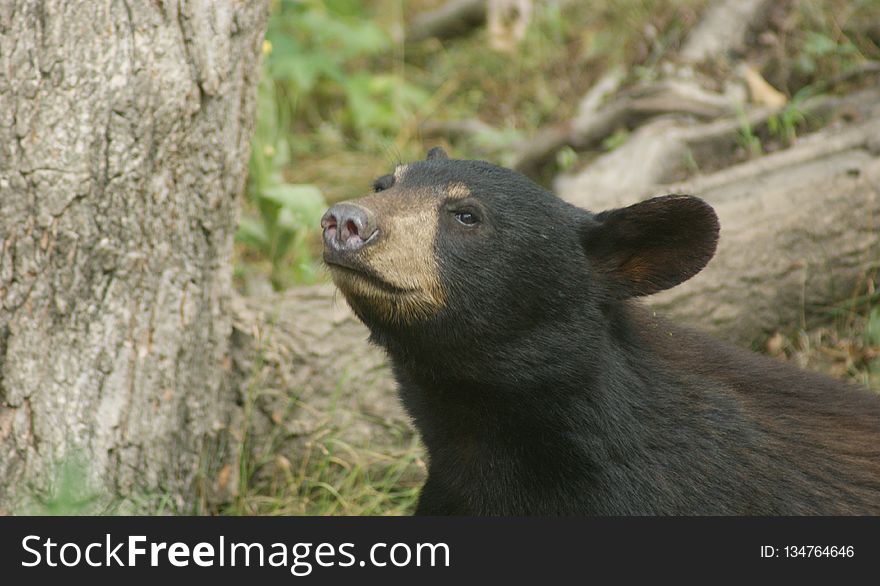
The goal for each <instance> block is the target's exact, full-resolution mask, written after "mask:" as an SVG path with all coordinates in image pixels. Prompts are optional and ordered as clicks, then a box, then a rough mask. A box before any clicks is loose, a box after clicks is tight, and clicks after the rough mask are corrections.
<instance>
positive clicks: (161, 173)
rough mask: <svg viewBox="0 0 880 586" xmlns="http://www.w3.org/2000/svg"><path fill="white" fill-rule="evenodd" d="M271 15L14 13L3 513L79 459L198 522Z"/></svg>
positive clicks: (4, 170) (159, 9) (254, 5)
mask: <svg viewBox="0 0 880 586" xmlns="http://www.w3.org/2000/svg"><path fill="white" fill-rule="evenodd" d="M266 13H267V5H266V3H265V2H237V1H235V0H217V1H208V0H181V1H179V2H176V1H160V2H126V1H124V0H119V1H108V2H65V1H62V0H53V1H49V0H45V1H38V0H30V1H12V0H2V2H0V509H2V508H6V509H7V510H16V507H18V506H20V505H21V503H22V501H23V500H26V499H27V498H29V495H33V494H35V493H36V494H39V493H40V492H42V491H45V490H47V489H50V488H51V482H52V480H51V479H52V471H53V469H54V467H55V466H56V465H57V464H58V463H59V462H62V461H64V460H65V459H68V458H71V457H74V456H75V455H77V454H80V455H82V456H84V457H86V458H87V463H88V475H89V477H90V478H91V480H92V481H93V482H94V483H96V486H98V487H100V488H101V489H103V490H105V491H108V492H109V493H110V494H112V495H117V496H119V495H121V496H127V497H129V496H132V495H141V496H143V497H144V498H147V499H149V498H163V499H166V500H168V499H170V502H171V503H173V504H174V505H175V506H176V507H177V508H178V509H179V510H187V509H188V508H189V506H190V505H191V504H192V503H193V502H194V499H195V497H196V495H197V493H198V492H199V491H198V489H199V486H198V481H199V479H200V475H199V474H198V470H199V468H200V465H201V462H202V456H203V455H204V453H205V452H206V451H207V450H208V447H209V446H210V445H211V442H212V441H213V440H212V435H214V434H215V433H216V431H217V430H218V429H221V428H223V427H224V426H225V425H226V422H227V419H228V418H229V416H230V415H229V409H228V405H225V404H224V403H223V402H222V401H221V400H220V398H221V393H222V389H221V387H222V382H223V379H224V377H225V375H226V372H227V371H228V360H226V358H225V357H226V353H227V346H228V340H229V334H230V331H231V318H230V316H229V313H230V309H229V292H230V289H231V287H230V273H231V262H230V260H231V259H230V257H231V246H232V232H233V230H234V229H235V226H236V221H237V209H238V198H239V196H240V194H241V192H242V189H243V187H244V179H245V176H246V171H247V160H248V153H249V140H250V134H251V128H252V124H253V114H254V112H253V110H254V107H253V106H254V91H255V87H256V82H257V78H258V75H259V56H260V47H261V41H262V38H263V31H264V26H265V19H266Z"/></svg>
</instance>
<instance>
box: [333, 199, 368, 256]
mask: <svg viewBox="0 0 880 586" xmlns="http://www.w3.org/2000/svg"><path fill="white" fill-rule="evenodd" d="M321 227H322V228H323V229H324V245H325V246H328V247H330V248H332V249H335V250H339V251H348V252H354V251H356V250H359V249H360V248H362V247H363V246H364V244H366V242H367V241H368V240H369V239H370V238H371V237H372V236H373V235H374V234H375V233H376V231H377V226H376V219H375V216H374V215H373V213H372V212H371V211H370V210H368V209H366V208H363V207H361V206H359V205H356V204H351V203H338V204H336V205H335V206H333V207H331V208H330V209H329V210H327V211H326V212H325V213H324V217H323V218H321Z"/></svg>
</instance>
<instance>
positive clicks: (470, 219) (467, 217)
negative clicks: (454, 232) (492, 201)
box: [455, 212, 480, 226]
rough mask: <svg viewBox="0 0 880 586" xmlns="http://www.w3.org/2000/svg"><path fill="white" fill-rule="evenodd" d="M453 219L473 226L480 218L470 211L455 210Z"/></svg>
mask: <svg viewBox="0 0 880 586" xmlns="http://www.w3.org/2000/svg"><path fill="white" fill-rule="evenodd" d="M455 219H456V220H458V222H459V223H460V224H464V225H465V226H473V225H475V224H479V223H480V219H479V218H478V217H477V216H476V214H473V213H471V212H455Z"/></svg>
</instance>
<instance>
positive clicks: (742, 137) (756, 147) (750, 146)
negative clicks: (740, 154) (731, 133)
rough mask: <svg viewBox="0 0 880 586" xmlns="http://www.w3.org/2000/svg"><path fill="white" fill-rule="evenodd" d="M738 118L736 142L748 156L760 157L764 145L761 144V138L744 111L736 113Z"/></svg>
mask: <svg viewBox="0 0 880 586" xmlns="http://www.w3.org/2000/svg"><path fill="white" fill-rule="evenodd" d="M737 118H738V119H739V136H738V137H737V138H738V142H739V144H740V146H742V147H743V149H745V151H746V154H747V155H748V156H749V158H755V157H760V156H761V155H762V154H763V153H764V147H763V145H762V144H761V138H760V137H759V136H758V135H757V134H755V131H754V129H753V128H752V123H751V122H750V121H749V119H748V117H747V116H746V114H745V112H743V111H742V110H740V111H739V112H738V113H737Z"/></svg>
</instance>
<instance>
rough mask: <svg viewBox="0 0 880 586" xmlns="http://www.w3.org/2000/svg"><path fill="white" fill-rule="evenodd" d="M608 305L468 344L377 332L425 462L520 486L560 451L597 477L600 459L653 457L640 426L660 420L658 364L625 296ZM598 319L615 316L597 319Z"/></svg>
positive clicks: (604, 462) (553, 468)
mask: <svg viewBox="0 0 880 586" xmlns="http://www.w3.org/2000/svg"><path fill="white" fill-rule="evenodd" d="M608 311H609V312H610V313H611V314H612V315H606V316H605V319H603V320H594V319H585V320H582V322H581V323H578V321H576V320H567V322H566V323H565V324H562V323H560V324H557V327H556V328H555V329H554V335H553V336H549V337H548V336H547V335H546V334H544V333H542V332H541V331H535V332H532V333H527V334H525V335H522V336H520V337H517V338H514V339H509V340H506V341H505V343H503V344H499V343H497V341H496V342H494V343H490V344H481V345H480V347H478V348H474V347H471V348H468V349H467V351H466V352H462V351H461V348H460V345H455V344H451V345H449V346H444V345H443V344H440V343H438V341H437V338H434V339H433V340H432V341H430V342H429V341H428V340H424V341H423V342H420V341H418V340H414V339H407V340H401V339H386V340H385V343H386V349H387V350H388V353H389V355H390V357H391V361H392V365H393V368H394V371H395V374H396V377H397V380H398V382H399V384H400V395H401V399H402V401H403V404H404V406H405V408H406V409H407V411H408V413H409V414H410V415H411V417H413V420H414V422H415V425H416V427H417V429H418V430H419V432H420V434H421V437H422V440H423V442H424V444H425V446H426V448H427V451H428V456H429V462H430V464H429V474H433V473H434V472H433V471H434V470H437V469H446V470H450V471H453V470H454V474H453V473H452V472H450V475H451V476H452V475H454V476H456V477H459V478H468V477H469V476H471V477H473V478H483V479H484V480H485V479H487V475H493V474H494V475H495V476H496V477H497V478H496V480H498V479H506V481H507V482H509V483H510V484H511V485H513V486H518V487H521V486H529V482H528V480H527V479H525V480H524V478H523V476H532V477H534V476H536V472H535V471H541V470H543V469H547V470H548V471H554V472H555V471H557V470H558V468H557V467H556V464H555V463H557V462H558V461H559V459H560V458H562V459H563V460H569V461H570V466H571V467H573V468H577V469H578V470H581V471H588V472H589V473H588V474H587V475H586V476H587V477H589V476H590V475H592V476H593V477H594V478H599V477H602V476H603V475H604V474H605V471H604V470H603V468H605V467H607V465H608V463H609V462H610V463H612V464H614V465H619V463H620V462H629V463H631V464H632V465H636V466H637V465H639V464H638V463H639V462H640V461H643V460H648V459H650V457H651V456H650V455H649V454H648V453H647V450H646V449H645V443H646V442H645V438H646V437H650V434H651V433H655V432H656V431H658V430H655V429H652V421H651V420H646V418H645V416H646V414H649V417H650V418H652V419H653V418H658V419H662V418H663V417H664V415H663V409H664V407H666V406H664V405H662V404H659V403H657V402H656V401H655V400H654V397H656V396H657V395H656V393H655V391H656V389H655V388H653V387H655V386H657V385H663V384H665V383H664V382H663V381H664V378H665V377H666V373H665V372H664V369H663V367H662V365H661V364H660V362H659V361H657V362H656V363H655V362H654V361H653V360H652V359H651V357H650V349H649V348H647V347H646V346H645V344H643V343H642V342H641V341H640V337H639V336H638V335H637V334H636V328H634V327H632V326H631V323H632V322H631V320H630V319H629V317H628V314H629V312H630V308H629V307H628V305H626V304H621V305H620V306H619V307H614V308H610V309H608ZM597 323H605V324H613V326H608V327H605V328H604V329H601V330H597V328H596V324H597ZM646 356H647V357H648V358H647V359H646ZM661 427H662V426H661ZM560 446H565V447H568V448H569V449H568V450H567V451H566V452H565V453H560ZM550 463H553V464H552V465H549V464H550ZM537 475H540V473H539V472H538V473H537ZM514 479H515V480H514ZM560 482H561V483H563V482H565V481H564V480H562V479H560ZM533 488H534V487H533ZM580 488H581V489H585V490H589V487H583V486H582V487H580ZM554 490H558V486H554V487H553V488H548V491H549V492H552V491H554ZM539 492H540V491H535V490H532V491H531V492H530V493H529V494H538V493H539ZM483 512H485V511H483Z"/></svg>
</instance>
